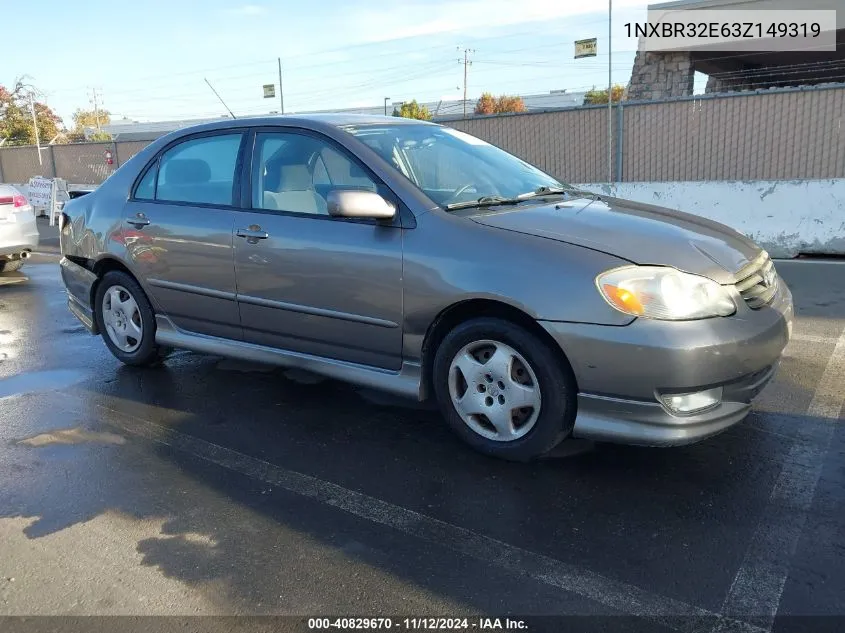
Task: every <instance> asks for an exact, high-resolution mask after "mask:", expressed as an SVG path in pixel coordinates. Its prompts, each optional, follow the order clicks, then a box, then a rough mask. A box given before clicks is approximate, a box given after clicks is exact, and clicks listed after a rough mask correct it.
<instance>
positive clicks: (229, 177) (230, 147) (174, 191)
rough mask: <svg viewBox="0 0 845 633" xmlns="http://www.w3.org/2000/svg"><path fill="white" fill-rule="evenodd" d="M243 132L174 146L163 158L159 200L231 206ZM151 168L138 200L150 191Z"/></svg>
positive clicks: (139, 188)
mask: <svg viewBox="0 0 845 633" xmlns="http://www.w3.org/2000/svg"><path fill="white" fill-rule="evenodd" d="M241 137H242V135H241V134H240V133H237V134H220V135H217V136H205V137H201V138H195V139H191V140H189V141H185V142H184V143H180V144H179V145H176V146H175V147H171V148H170V149H169V150H167V151H166V152H165V153H164V154H163V155H162V157H161V160H160V162H159V168H158V183H157V184H156V187H155V199H156V200H163V201H167V202H191V203H194V204H215V205H227V206H228V205H231V204H232V203H233V201H232V198H233V191H234V184H235V165H236V164H237V162H238V150H239V148H240V145H241ZM151 173H152V174H154V173H155V169H150V171H149V172H148V173H147V175H146V176H145V177H144V179H143V180H142V181H141V182H140V183H139V185H138V189H137V190H136V194H135V195H136V197H142V196H141V193H142V190H143V192H146V191H147V190H148V188H149V184H148V183H147V179H148V177H149V176H150V174H151Z"/></svg>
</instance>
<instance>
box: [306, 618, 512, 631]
mask: <svg viewBox="0 0 845 633" xmlns="http://www.w3.org/2000/svg"><path fill="white" fill-rule="evenodd" d="M332 629H349V630H379V629H380V630H406V631H461V630H473V629H476V630H479V631H527V630H528V625H527V624H526V623H525V621H524V620H519V619H511V618H432V617H428V618H395V619H394V618H360V617H358V618H351V617H350V618H308V630H310V631H328V630H332Z"/></svg>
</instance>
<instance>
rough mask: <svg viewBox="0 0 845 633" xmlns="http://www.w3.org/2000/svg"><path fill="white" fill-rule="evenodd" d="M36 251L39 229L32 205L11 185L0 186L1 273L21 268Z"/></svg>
mask: <svg viewBox="0 0 845 633" xmlns="http://www.w3.org/2000/svg"><path fill="white" fill-rule="evenodd" d="M37 247H38V226H37V225H36V223H35V212H34V211H33V209H32V205H31V204H29V201H28V200H27V199H26V196H24V195H23V194H22V193H21V192H20V191H18V190H17V189H16V188H15V187H13V186H11V185H0V273H5V272H10V271H13V270H17V269H18V268H20V267H21V266H23V262H24V260H25V259H27V258H28V257H29V256H30V254H31V253H32V251H33V250H34V249H35V248H37Z"/></svg>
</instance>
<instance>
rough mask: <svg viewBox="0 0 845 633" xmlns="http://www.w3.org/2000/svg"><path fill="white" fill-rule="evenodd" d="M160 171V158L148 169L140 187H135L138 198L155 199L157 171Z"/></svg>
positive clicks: (139, 184)
mask: <svg viewBox="0 0 845 633" xmlns="http://www.w3.org/2000/svg"><path fill="white" fill-rule="evenodd" d="M157 172H158V159H156V164H155V165H153V166H152V167H150V168H149V169H148V170H147V173H146V174H144V177H143V178H142V179H141V182H139V183H138V187H137V188H136V189H135V197H136V198H138V200H155V197H156V173H157Z"/></svg>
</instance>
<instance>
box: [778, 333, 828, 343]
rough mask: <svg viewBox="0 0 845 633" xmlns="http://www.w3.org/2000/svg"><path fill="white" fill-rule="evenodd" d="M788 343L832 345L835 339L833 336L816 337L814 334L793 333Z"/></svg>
mask: <svg viewBox="0 0 845 633" xmlns="http://www.w3.org/2000/svg"><path fill="white" fill-rule="evenodd" d="M789 342H790V343H825V344H829V345H834V344H835V343H836V338H835V337H833V336H816V335H814V334H798V333H794V334H793V335H792V338H791V339H790V340H789Z"/></svg>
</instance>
